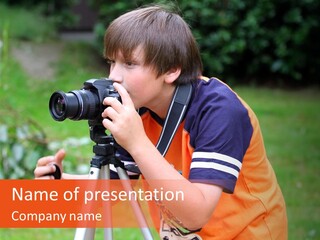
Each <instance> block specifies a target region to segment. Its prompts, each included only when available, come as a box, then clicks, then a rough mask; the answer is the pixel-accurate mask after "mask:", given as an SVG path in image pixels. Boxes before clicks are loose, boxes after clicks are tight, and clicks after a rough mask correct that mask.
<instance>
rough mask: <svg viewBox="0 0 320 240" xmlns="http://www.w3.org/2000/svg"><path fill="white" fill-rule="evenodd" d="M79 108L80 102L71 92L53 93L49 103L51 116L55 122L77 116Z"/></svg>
mask: <svg viewBox="0 0 320 240" xmlns="http://www.w3.org/2000/svg"><path fill="white" fill-rule="evenodd" d="M80 108H81V102H79V100H78V98H77V96H76V95H75V94H73V93H72V92H70V93H64V92H62V91H57V92H54V93H53V94H52V96H51V98H50V101H49V109H50V113H51V116H52V117H53V119H54V120H56V121H63V120H65V119H66V118H75V117H76V116H77V115H78V113H79V109H80Z"/></svg>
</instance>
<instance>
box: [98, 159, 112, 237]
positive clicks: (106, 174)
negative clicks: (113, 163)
mask: <svg viewBox="0 0 320 240" xmlns="http://www.w3.org/2000/svg"><path fill="white" fill-rule="evenodd" d="M100 174H101V178H102V179H110V167H109V165H104V166H102V167H101V173H100ZM107 190H108V191H109V190H110V189H107ZM103 209H104V211H105V213H106V214H105V216H106V221H107V226H110V227H109V228H105V229H104V239H108V240H109V239H110V240H112V239H113V232H112V227H111V226H112V208H111V203H110V202H109V201H108V202H106V203H105V204H104V206H103Z"/></svg>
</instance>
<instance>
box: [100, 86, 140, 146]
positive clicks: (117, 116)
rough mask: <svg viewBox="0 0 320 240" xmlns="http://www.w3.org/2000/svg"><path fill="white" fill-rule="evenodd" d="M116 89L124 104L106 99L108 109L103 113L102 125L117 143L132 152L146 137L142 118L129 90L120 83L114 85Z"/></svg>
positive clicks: (109, 98) (110, 98) (104, 102)
mask: <svg viewBox="0 0 320 240" xmlns="http://www.w3.org/2000/svg"><path fill="white" fill-rule="evenodd" d="M114 87H115V89H116V90H117V91H118V93H119V95H120V96H121V100H122V104H121V103H120V102H119V101H118V100H117V99H115V98H112V97H107V98H105V99H104V101H103V104H104V105H107V106H108V107H107V108H106V109H105V110H104V111H103V113H102V117H103V118H104V120H103V121H102V123H103V125H104V127H105V128H106V129H108V130H109V131H110V132H111V133H112V135H113V137H114V138H115V140H116V141H117V143H118V144H120V145H121V146H122V147H123V148H125V149H126V150H127V151H128V152H130V150H131V149H134V145H135V144H139V143H141V141H140V140H142V139H143V138H144V137H146V134H145V131H144V128H143V124H142V120H141V117H140V115H139V114H138V113H137V111H136V109H135V107H134V104H133V102H132V100H131V98H130V96H129V94H128V92H127V90H126V89H125V88H124V87H123V86H121V85H120V84H119V83H114Z"/></svg>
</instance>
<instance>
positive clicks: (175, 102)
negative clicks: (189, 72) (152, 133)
mask: <svg viewBox="0 0 320 240" xmlns="http://www.w3.org/2000/svg"><path fill="white" fill-rule="evenodd" d="M191 93H192V86H191V84H186V85H178V86H177V87H176V90H175V93H174V96H173V99H172V101H171V104H170V107H169V110H168V113H167V117H166V120H165V122H164V125H163V128H162V131H161V134H160V138H159V140H158V143H157V149H158V150H159V152H160V153H161V154H162V156H165V155H166V153H167V151H168V149H169V146H170V144H171V141H172V139H173V137H174V135H175V133H176V131H177V130H178V128H179V125H180V123H181V122H182V120H183V118H184V115H185V112H186V110H187V106H188V103H189V100H190V98H191Z"/></svg>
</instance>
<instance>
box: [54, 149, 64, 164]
mask: <svg viewBox="0 0 320 240" xmlns="http://www.w3.org/2000/svg"><path fill="white" fill-rule="evenodd" d="M65 156H66V152H65V150H64V149H60V150H59V151H58V152H57V153H56V154H55V155H54V162H55V163H57V165H58V166H60V167H61V166H62V161H63V159H64V158H65Z"/></svg>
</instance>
